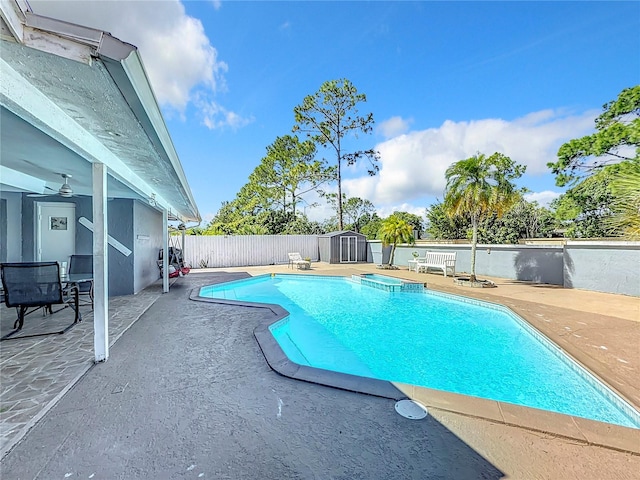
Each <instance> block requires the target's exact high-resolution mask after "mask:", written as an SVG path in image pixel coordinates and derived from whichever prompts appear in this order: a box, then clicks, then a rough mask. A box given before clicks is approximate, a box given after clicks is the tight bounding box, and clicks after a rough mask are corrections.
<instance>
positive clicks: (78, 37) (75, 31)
mask: <svg viewBox="0 0 640 480" xmlns="http://www.w3.org/2000/svg"><path fill="white" fill-rule="evenodd" d="M25 21H26V26H27V27H31V28H35V29H37V30H43V31H45V32H49V33H55V34H56V35H58V36H61V37H65V38H68V39H70V40H75V41H76V42H81V43H83V44H85V45H90V46H93V47H94V48H97V47H98V45H100V41H101V40H102V36H103V35H105V33H104V32H103V31H102V30H97V29H95V28H91V27H85V26H83V25H77V24H75V23H69V22H65V21H64V20H57V19H55V18H50V17H44V16H42V15H36V14H35V13H32V12H27V13H26V14H25ZM107 35H109V34H107Z"/></svg>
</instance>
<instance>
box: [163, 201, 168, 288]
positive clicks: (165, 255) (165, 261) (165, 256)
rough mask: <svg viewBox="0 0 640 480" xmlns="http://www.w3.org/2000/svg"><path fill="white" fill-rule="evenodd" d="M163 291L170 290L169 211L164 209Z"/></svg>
mask: <svg viewBox="0 0 640 480" xmlns="http://www.w3.org/2000/svg"><path fill="white" fill-rule="evenodd" d="M162 248H163V252H164V253H163V254H162V293H168V292H169V212H168V211H167V210H164V209H163V210H162Z"/></svg>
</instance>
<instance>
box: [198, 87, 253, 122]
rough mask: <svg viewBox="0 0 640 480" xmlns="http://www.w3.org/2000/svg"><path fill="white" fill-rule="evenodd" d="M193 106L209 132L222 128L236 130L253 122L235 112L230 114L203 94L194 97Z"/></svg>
mask: <svg viewBox="0 0 640 480" xmlns="http://www.w3.org/2000/svg"><path fill="white" fill-rule="evenodd" d="M194 105H196V107H197V108H198V111H199V112H200V113H199V114H200V116H201V117H202V124H203V125H204V126H205V127H207V128H208V129H209V130H216V129H220V128H224V127H229V128H231V129H234V130H236V129H238V128H241V127H244V126H245V125H248V124H249V123H251V122H253V121H254V119H253V117H251V118H244V117H241V116H240V115H238V114H237V113H235V112H231V111H229V110H227V109H226V108H224V107H223V106H221V105H219V104H218V103H217V102H215V101H214V100H211V99H209V98H208V97H207V96H206V95H204V94H203V93H200V94H198V95H196V97H195V99H194Z"/></svg>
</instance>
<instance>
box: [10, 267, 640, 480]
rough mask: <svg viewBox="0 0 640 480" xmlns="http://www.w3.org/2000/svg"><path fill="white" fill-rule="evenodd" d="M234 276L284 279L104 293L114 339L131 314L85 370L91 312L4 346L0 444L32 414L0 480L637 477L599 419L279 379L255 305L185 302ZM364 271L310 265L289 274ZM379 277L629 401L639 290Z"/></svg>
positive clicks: (639, 458) (638, 394) (633, 445)
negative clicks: (407, 409)
mask: <svg viewBox="0 0 640 480" xmlns="http://www.w3.org/2000/svg"><path fill="white" fill-rule="evenodd" d="M233 271H235V272H237V273H236V275H239V276H242V275H243V273H241V272H250V273H251V274H258V273H268V272H277V273H287V272H288V273H291V272H292V270H290V269H289V270H288V269H287V266H286V265H284V266H269V267H252V268H236V269H224V270H214V269H208V270H206V271H200V270H198V271H194V272H193V273H192V274H190V275H189V276H187V277H185V278H181V279H179V280H178V281H177V282H175V283H174V285H173V286H172V290H171V292H170V293H169V294H166V295H161V294H160V293H159V287H158V286H154V287H151V288H149V289H147V290H145V292H143V293H141V294H139V295H135V296H131V297H119V298H114V299H112V300H111V301H110V309H111V310H110V313H111V316H112V317H113V320H112V323H111V324H110V329H111V332H110V333H111V336H112V339H114V338H115V336H117V335H118V334H119V333H121V332H123V331H124V330H126V328H127V327H129V326H130V325H132V323H133V322H134V321H135V320H136V319H138V317H139V319H138V320H137V321H135V323H133V325H132V326H131V328H129V330H127V332H126V334H124V335H122V337H121V338H120V339H119V340H118V342H117V343H115V345H113V347H112V350H111V358H110V359H109V361H108V362H106V363H103V364H98V365H95V366H91V359H92V358H93V354H92V344H93V343H92V342H93V336H92V329H91V322H90V321H89V319H90V314H89V315H87V314H85V321H84V322H83V323H82V324H80V325H78V326H76V327H75V328H74V329H72V330H71V331H70V332H68V333H67V334H65V335H61V336H55V337H41V338H40V339H29V340H16V341H9V342H2V344H0V362H1V363H0V368H1V369H2V371H1V372H0V373H1V375H2V398H1V399H0V400H1V401H2V412H1V413H0V421H1V426H2V428H3V430H2V433H3V441H4V444H3V446H4V448H5V450H7V449H8V448H10V447H11V445H13V444H14V443H15V440H16V435H15V434H16V432H17V433H18V434H21V435H23V434H24V433H25V431H26V430H27V429H28V428H29V427H31V426H32V424H33V423H34V420H37V419H38V418H40V417H42V418H41V419H40V421H39V422H38V423H37V424H36V425H35V427H33V428H32V429H31V430H30V431H29V433H28V434H27V435H25V436H24V438H22V440H21V441H20V442H19V443H18V444H17V445H15V446H14V447H13V449H12V450H11V451H10V453H8V454H7V455H6V456H5V457H4V458H3V459H2V464H1V466H0V467H1V470H0V471H1V472H2V477H3V478H89V477H90V476H91V475H92V474H93V475H94V476H93V477H91V478H255V477H260V478H594V479H595V478H637V471H640V455H637V454H633V453H629V452H628V451H617V450H615V449H611V448H604V447H601V446H597V445H590V444H589V442H591V443H600V442H598V441H597V437H598V436H603V437H606V436H607V435H608V434H609V435H610V432H607V427H606V424H599V425H601V426H602V429H600V430H599V431H594V432H588V434H585V437H586V440H587V441H586V442H579V441H575V440H571V439H568V438H563V437H558V436H554V435H550V434H545V433H541V432H540V431H539V430H540V429H539V424H536V425H533V426H532V428H533V430H532V429H526V428H519V427H515V426H512V425H508V424H505V423H503V422H497V421H492V420H488V419H486V418H476V416H473V415H472V414H469V412H465V411H464V408H462V409H461V410H462V412H458V413H456V412H455V411H456V408H457V407H456V406H455V405H454V406H453V407H451V408H449V407H450V406H447V405H436V406H435V408H431V409H430V415H429V416H428V417H427V419H425V420H422V421H410V420H406V419H404V418H402V417H400V416H399V415H397V414H396V413H395V411H394V408H393V401H391V400H388V399H383V398H377V397H371V396H367V395H359V394H354V393H350V392H345V391H341V390H337V389H333V388H329V387H323V386H319V385H314V384H309V383H304V382H299V381H295V380H291V379H288V378H285V377H281V376H280V375H278V374H276V373H275V372H273V371H272V370H271V369H270V368H269V367H268V366H267V364H266V362H265V360H264V357H263V356H262V354H261V352H260V349H259V347H258V345H257V344H256V342H255V340H254V338H253V334H252V332H253V329H254V328H255V326H256V325H257V324H258V323H259V322H260V321H262V320H263V318H264V315H265V312H264V309H250V308H245V307H237V306H228V305H212V304H205V303H198V302H193V301H190V300H189V299H188V298H189V294H190V293H191V290H192V288H194V287H195V286H201V285H206V284H207V283H210V282H213V281H216V279H219V278H220V276H221V275H225V274H224V273H223V272H233ZM372 271H375V267H373V266H371V265H353V266H331V265H326V264H313V266H312V270H310V271H302V270H301V271H295V273H303V274H314V273H315V274H318V273H321V274H333V275H350V274H351V273H365V272H372ZM378 273H380V272H378ZM384 273H385V274H389V275H394V276H400V277H404V278H409V279H414V280H416V279H419V280H420V281H426V282H428V284H429V287H430V288H434V289H437V290H441V291H448V292H451V293H458V294H464V295H467V296H474V297H477V298H482V299H488V300H490V301H495V302H498V303H503V304H506V305H507V306H509V307H511V308H512V309H513V310H514V311H516V312H517V313H518V314H520V315H521V316H523V317H524V318H525V319H527V320H528V321H529V322H530V323H532V324H533V325H534V326H535V327H536V328H538V329H539V330H541V331H543V333H545V334H546V335H547V336H548V337H549V338H551V339H552V340H553V341H554V342H556V343H557V344H558V345H560V346H561V347H562V348H564V349H565V350H566V351H568V352H569V353H570V354H571V355H572V356H573V357H574V358H576V359H577V360H579V361H580V362H581V363H583V364H584V365H585V366H587V367H588V368H589V369H590V370H591V371H592V372H594V373H595V374H596V375H598V376H599V377H601V378H602V379H604V380H605V381H606V382H607V383H609V385H611V386H612V387H614V388H615V389H616V390H617V391H618V392H620V393H621V394H622V395H623V396H625V397H626V398H627V399H628V400H629V401H630V402H631V403H633V404H634V405H635V406H636V407H638V405H640V386H639V385H638V383H639V382H638V378H640V375H639V374H640V299H637V298H632V297H626V296H620V295H607V294H599V293H595V292H584V291H579V290H564V289H561V288H557V287H551V286H535V285H530V284H522V283H518V282H513V281H507V280H501V279H495V280H496V282H497V283H498V285H499V286H498V288H496V289H483V290H476V289H467V288H464V287H458V286H455V285H453V283H452V281H451V279H450V278H448V279H445V278H444V277H443V276H442V275H437V274H415V273H414V272H408V271H406V270H397V271H388V272H384ZM244 275H246V274H244ZM225 276H226V275H225ZM1 313H2V314H3V315H2V316H3V318H2V322H3V323H4V322H5V317H6V316H7V315H6V313H7V311H6V310H4V311H2V312H1ZM36 315H37V314H36ZM54 317H55V316H54ZM117 322H121V323H122V325H121V326H120V327H118V326H117ZM25 325H26V322H25ZM74 336H78V337H82V338H83V340H80V339H76V338H75V337H74ZM87 342H88V343H87ZM602 347H604V348H602ZM58 361H62V362H65V363H64V364H62V365H61V364H59V363H56V362H58ZM84 372H87V373H86V374H84V376H83V373H84ZM74 383H75V385H74V386H73V388H70V387H71V386H72V385H73V384H74ZM16 389H17V390H16ZM20 389H22V393H21V394H20V395H17V396H11V395H13V394H12V392H14V394H15V392H18V391H20ZM67 390H68V391H67ZM56 392H57V393H56ZM65 392H66V394H65ZM45 393H46V394H47V395H45ZM41 395H42V397H41ZM458 400H459V399H458ZM463 407H464V406H463ZM12 411H13V412H14V413H13V414H11V413H10V412H12ZM34 412H35V413H34ZM534 412H535V411H534ZM18 414H20V415H22V417H20V415H18ZM532 417H535V415H532ZM20 418H23V419H24V418H27V421H26V422H23V423H20V422H18V421H17V420H18V419H20ZM534 420H535V419H534ZM532 421H533V420H532ZM593 423H597V422H593ZM11 425H14V426H13V427H11ZM525 426H526V425H525ZM580 427H581V426H578V428H580ZM12 429H13V430H14V432H13V434H10V433H9V432H10V431H11V430H12ZM583 430H588V429H584V428H583ZM626 430H628V432H629V436H628V437H627V438H623V439H621V440H620V442H621V444H620V445H619V448H620V449H622V450H631V451H633V450H634V449H636V450H637V451H640V430H632V429H626ZM5 434H6V435H5ZM594 439H596V441H593V440H594ZM605 440H611V439H607V438H605ZM609 443H611V442H609ZM613 443H614V444H615V443H616V442H615V441H613Z"/></svg>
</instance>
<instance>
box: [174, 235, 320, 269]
mask: <svg viewBox="0 0 640 480" xmlns="http://www.w3.org/2000/svg"><path fill="white" fill-rule="evenodd" d="M184 242H185V245H184V260H185V264H186V265H188V266H191V268H213V267H248V266H252V265H277V264H282V263H288V262H289V256H288V255H287V254H288V253H289V252H299V253H300V255H302V257H303V258H305V257H309V258H310V259H311V261H312V262H317V261H318V260H319V253H318V236H317V235H224V236H223V235H213V236H209V235H187V236H185V241H184ZM178 245H180V242H178Z"/></svg>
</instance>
